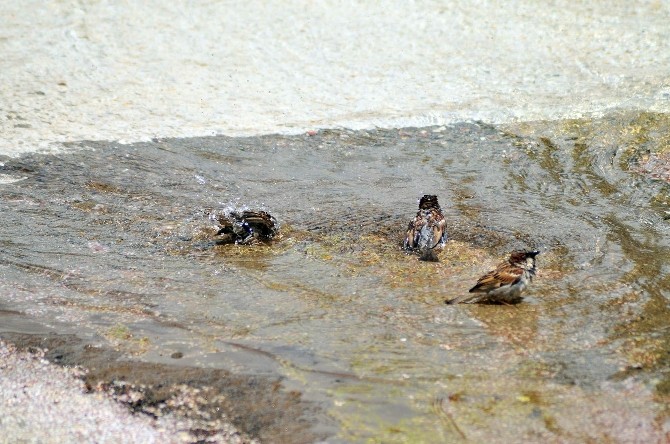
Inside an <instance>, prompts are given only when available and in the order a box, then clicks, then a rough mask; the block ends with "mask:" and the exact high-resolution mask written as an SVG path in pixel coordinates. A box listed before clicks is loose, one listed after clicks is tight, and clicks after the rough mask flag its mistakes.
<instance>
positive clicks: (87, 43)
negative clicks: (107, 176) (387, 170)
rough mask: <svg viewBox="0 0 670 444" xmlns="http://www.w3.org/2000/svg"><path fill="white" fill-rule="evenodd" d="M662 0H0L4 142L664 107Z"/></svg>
mask: <svg viewBox="0 0 670 444" xmlns="http://www.w3.org/2000/svg"><path fill="white" fill-rule="evenodd" d="M668 23H670V6H669V4H668V2H637V3H636V4H635V5H631V4H629V3H628V2H614V4H612V2H596V3H595V4H592V3H589V2H586V3H584V4H581V3H579V4H575V3H574V2H570V1H567V0H559V1H556V2H552V3H551V4H541V5H540V4H538V3H537V2H535V1H530V0H527V1H523V2H512V3H502V4H500V3H498V2H488V1H476V2H462V3H457V4H452V3H448V4H447V3H444V2H442V1H437V0H435V1H426V2H421V3H408V2H405V1H401V0H396V1H392V2H383V3H377V2H360V3H359V2H340V1H335V0H325V1H321V2H314V3H311V2H307V3H304V2H298V3H291V4H287V3H284V2H278V3H268V2H263V1H260V0H256V1H245V2H239V3H235V2H210V3H207V4H199V3H196V4H193V3H192V2H187V1H185V0H182V1H175V2H132V3H126V2H107V1H100V2H83V3H81V2H77V1H74V0H47V1H37V0H26V1H22V2H6V4H5V5H4V6H3V25H2V27H0V57H1V59H2V61H3V62H2V74H1V76H2V77H1V78H2V81H1V82H0V132H1V133H2V135H3V137H2V138H1V139H0V154H6V155H17V154H20V153H22V152H35V151H40V150H54V149H58V147H61V146H62V145H59V142H68V141H80V140H91V139H92V140H120V141H123V142H124V143H131V142H135V141H143V140H149V139H151V138H152V137H190V136H202V135H213V134H226V135H254V134H264V133H274V132H277V133H297V132H302V131H305V130H308V129H315V128H323V127H338V126H341V127H349V128H354V129H360V128H370V127H373V126H381V127H400V126H414V125H418V126H422V125H441V124H448V123H452V122H455V121H462V120H471V119H479V120H485V121H489V122H492V123H502V122H509V121H514V120H538V119H555V118H561V117H577V116H580V115H582V114H585V113H592V112H605V111H607V110H610V109H613V108H618V107H624V108H639V109H646V110H650V111H657V112H670V93H669V92H668V91H670V80H669V79H668V76H667V67H668V66H670V26H668Z"/></svg>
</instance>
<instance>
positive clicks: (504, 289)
mask: <svg viewBox="0 0 670 444" xmlns="http://www.w3.org/2000/svg"><path fill="white" fill-rule="evenodd" d="M538 254H540V252H539V251H524V250H517V251H514V252H512V254H510V256H509V259H508V260H507V261H505V262H503V263H501V264H499V265H498V266H497V267H496V269H495V270H491V271H489V272H488V273H486V274H485V275H484V276H482V277H481V278H479V280H478V281H477V285H475V286H474V287H472V288H471V289H470V293H474V294H466V295H463V296H459V297H457V298H454V299H451V300H449V301H446V303H447V304H458V303H469V304H475V303H488V304H516V303H518V302H521V300H522V299H523V298H522V297H521V293H522V292H523V290H524V289H525V288H526V286H527V285H528V284H530V282H531V281H532V280H533V276H535V256H537V255H538Z"/></svg>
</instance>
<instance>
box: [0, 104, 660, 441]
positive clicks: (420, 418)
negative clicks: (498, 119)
mask: <svg viewBox="0 0 670 444" xmlns="http://www.w3.org/2000/svg"><path fill="white" fill-rule="evenodd" d="M669 152H670V118H668V116H666V115H658V114H640V113H615V114H611V115H609V116H606V117H603V118H600V119H592V120H591V119H589V120H574V121H558V122H536V123H525V124H518V125H514V126H506V127H495V126H488V125H485V124H480V123H463V124H457V125H453V126H448V127H430V128H419V129H415V128H407V129H400V130H376V131H359V132H353V131H348V130H331V131H321V132H319V133H317V134H314V135H304V136H291V137H288V136H287V137H284V136H266V137H254V138H226V137H211V138H197V139H168V140H155V141H153V142H151V143H139V144H134V145H118V144H110V143H103V142H81V143H77V144H73V145H72V152H71V153H66V154H60V155H58V156H54V155H46V156H40V155H32V156H28V157H24V158H20V159H9V158H7V159H4V160H3V163H2V168H1V170H2V171H0V173H2V174H3V175H5V176H3V177H6V178H9V179H22V180H19V181H16V182H13V183H4V184H3V185H1V188H0V195H2V201H1V202H2V203H1V205H2V212H1V213H0V222H1V223H2V225H3V231H2V233H3V235H2V239H1V241H0V242H1V245H2V248H1V249H0V258H1V260H2V262H1V264H0V276H2V279H1V280H0V291H1V294H2V299H1V300H0V310H2V320H3V324H2V330H3V331H4V332H5V333H4V334H7V333H8V332H22V333H31V332H36V331H38V330H39V331H44V329H47V330H50V331H54V332H58V333H74V334H77V335H78V336H79V337H81V338H82V339H84V340H86V341H90V342H95V343H102V344H106V345H111V346H113V347H115V348H117V349H118V350H120V351H121V352H123V353H124V354H126V355H127V356H129V357H130V356H132V357H133V359H136V360H143V361H148V362H155V363H167V364H170V365H175V362H178V365H189V366H198V367H203V368H223V369H227V370H232V371H235V372H240V373H252V374H271V375H280V376H282V377H283V378H284V385H285V387H286V388H287V389H291V390H298V391H300V392H302V394H303V398H305V399H308V400H310V401H313V402H314V403H315V405H318V406H319V408H320V409H321V410H322V411H323V415H315V416H314V417H312V418H311V422H312V423H314V424H313V426H314V428H315V429H318V430H321V431H322V432H323V433H324V434H326V435H329V436H330V438H329V440H331V441H338V440H342V441H365V440H366V439H376V440H378V441H383V442H407V441H410V442H442V441H458V440H463V439H471V440H475V441H482V442H483V441H487V440H491V439H493V438H495V439H497V440H503V441H507V442H512V441H521V440H523V441H531V442H546V441H552V440H576V441H584V440H589V439H593V440H606V439H614V440H615V441H616V440H622V441H623V440H629V439H642V440H645V441H646V440H649V441H648V442H651V441H658V440H662V439H664V438H667V437H668V433H670V422H669V421H668V412H667V410H666V408H665V407H664V406H666V405H667V401H668V393H669V392H670V372H669V370H670V367H669V364H670V355H669V346H668V343H669V341H670V331H669V330H668V321H669V320H670V311H669V310H668V298H669V297H670V279H669V277H668V276H669V274H668V272H669V271H670V270H669V265H668V264H669V259H670V238H669V237H668V234H669V221H668V219H669V218H670V216H669V215H670V206H669V204H670V195H669V194H668V184H667V177H668V176H667V171H668V164H669V162H668V153H669ZM4 182H11V180H5V181H4ZM424 193H427V194H428V193H429V194H437V195H438V197H439V199H440V203H441V204H442V207H443V208H444V210H445V216H446V219H447V223H448V229H449V235H450V240H449V242H448V244H447V246H446V247H445V249H444V250H443V251H442V252H441V253H440V262H439V263H423V262H419V261H418V260H417V258H416V257H415V256H411V255H406V254H404V253H403V252H402V251H400V248H399V247H400V244H401V242H402V236H403V232H404V229H405V227H406V226H407V222H408V221H409V220H410V218H411V217H412V216H413V215H414V213H415V212H416V207H417V199H418V197H420V196H421V195H422V194H424ZM226 208H262V209H265V210H266V211H269V212H270V213H272V214H273V215H274V216H275V217H276V218H277V219H278V220H279V222H280V224H281V228H280V233H281V235H280V236H279V237H278V238H277V239H276V240H275V241H273V242H272V243H271V244H269V245H255V246H236V245H217V244H216V243H215V242H214V240H213V239H214V234H215V233H216V228H215V227H214V226H213V224H212V222H211V221H210V220H209V219H208V217H207V214H208V213H210V212H212V211H214V212H217V211H223V210H225V209H226ZM520 247H528V248H537V249H540V250H541V251H542V254H541V255H540V256H539V261H538V262H539V267H540V272H539V274H538V276H537V278H536V281H535V282H534V284H533V286H532V287H531V288H530V291H529V292H528V294H527V296H528V297H527V299H526V300H525V301H524V302H523V303H522V304H520V305H517V306H469V305H462V306H447V305H445V304H444V300H445V299H447V298H451V297H454V296H457V295H460V294H462V293H463V292H467V290H468V288H470V287H471V286H472V284H473V283H474V282H475V281H476V280H477V278H478V277H479V276H480V275H481V274H482V273H483V272H485V271H487V270H488V269H489V268H490V267H492V266H493V265H495V263H496V262H498V261H499V260H500V258H501V257H503V256H504V255H505V254H506V253H507V252H509V251H510V250H512V249H515V248H520ZM36 326H40V327H39V328H37V327H36ZM177 352H181V353H183V357H182V358H181V359H180V360H179V361H175V360H174V359H173V358H171V356H172V355H173V354H174V353H177ZM324 418H327V419H324ZM308 419H310V418H308Z"/></svg>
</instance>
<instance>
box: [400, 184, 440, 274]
mask: <svg viewBox="0 0 670 444" xmlns="http://www.w3.org/2000/svg"><path fill="white" fill-rule="evenodd" d="M446 226H447V222H446V221H445V220H444V215H443V214H442V210H441V209H440V204H439V203H438V202H437V196H433V195H431V194H426V195H425V196H423V197H422V198H421V200H420V201H419V211H418V212H417V213H416V216H414V219H413V220H412V221H411V222H410V223H409V226H408V227H407V234H406V235H405V241H404V242H403V249H405V250H407V251H418V252H419V259H420V260H422V261H437V255H436V254H435V252H434V251H433V249H434V248H435V247H438V246H439V247H442V246H444V244H445V242H446V241H447V230H446Z"/></svg>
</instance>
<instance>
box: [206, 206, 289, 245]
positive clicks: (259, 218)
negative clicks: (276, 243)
mask: <svg viewBox="0 0 670 444" xmlns="http://www.w3.org/2000/svg"><path fill="white" fill-rule="evenodd" d="M216 221H217V222H218V223H219V226H220V227H221V229H219V231H218V233H216V234H217V236H221V238H220V239H219V240H218V241H219V242H220V243H236V244H250V243H253V242H254V241H268V240H270V239H272V238H273V237H274V236H275V235H276V234H277V220H276V219H275V218H274V217H273V216H271V215H270V213H267V212H265V211H252V210H245V211H242V212H238V211H231V212H230V213H227V214H221V215H218V216H217V217H216Z"/></svg>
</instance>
